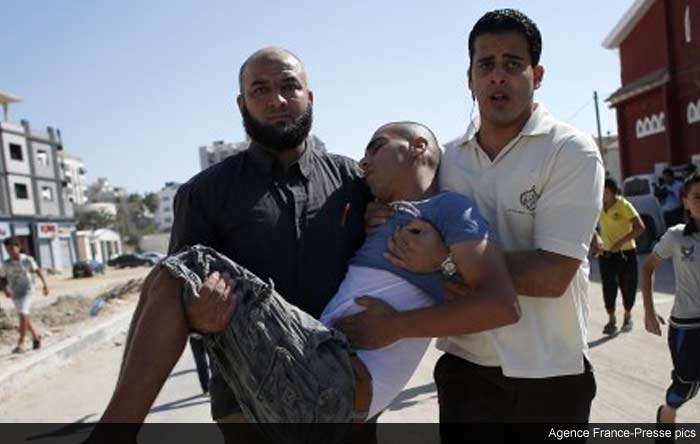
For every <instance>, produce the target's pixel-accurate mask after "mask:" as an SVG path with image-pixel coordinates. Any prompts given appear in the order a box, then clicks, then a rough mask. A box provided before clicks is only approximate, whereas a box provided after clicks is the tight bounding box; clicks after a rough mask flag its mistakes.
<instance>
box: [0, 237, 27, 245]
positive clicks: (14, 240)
mask: <svg viewBox="0 0 700 444" xmlns="http://www.w3.org/2000/svg"><path fill="white" fill-rule="evenodd" d="M2 243H3V244H5V246H6V247H10V246H12V245H15V246H17V247H21V246H22V242H20V241H19V239H17V238H16V237H8V238H7V239H5V240H4V241H2Z"/></svg>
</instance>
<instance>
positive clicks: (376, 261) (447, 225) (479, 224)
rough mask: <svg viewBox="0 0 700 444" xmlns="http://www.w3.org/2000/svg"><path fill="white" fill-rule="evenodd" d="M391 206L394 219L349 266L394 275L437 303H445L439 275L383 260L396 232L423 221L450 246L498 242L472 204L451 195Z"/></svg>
mask: <svg viewBox="0 0 700 444" xmlns="http://www.w3.org/2000/svg"><path fill="white" fill-rule="evenodd" d="M391 206H392V207H393V208H394V210H395V213H394V216H393V217H392V218H391V219H390V220H389V221H388V222H387V223H385V224H384V225H382V226H380V227H379V228H377V229H376V230H375V231H374V232H373V233H372V234H370V235H369V236H368V237H367V239H366V240H365V243H364V244H363V245H362V247H360V249H359V250H358V251H357V253H355V256H354V257H353V258H352V259H351V260H350V264H351V265H356V266H361V267H370V268H378V269H380V270H386V271H389V272H391V273H394V274H396V275H397V276H401V277H402V278H404V279H406V280H407V281H408V282H410V283H411V284H413V285H415V286H416V287H418V288H420V289H422V290H424V291H425V292H427V293H428V294H430V295H431V296H432V297H433V298H435V300H436V301H437V302H444V301H445V294H444V289H443V279H442V275H441V273H440V272H432V273H413V272H410V271H407V270H404V269H403V268H400V267H397V266H396V265H394V264H392V263H391V262H389V261H388V260H387V259H386V258H385V257H384V253H385V252H386V251H387V245H388V242H389V239H390V238H391V236H392V235H393V234H394V232H395V231H396V229H397V228H399V227H403V226H405V225H408V223H409V222H411V221H413V220H415V219H423V220H425V221H427V222H430V223H431V224H432V225H433V226H434V227H435V229H436V230H437V231H438V232H439V233H440V235H441V236H442V239H443V241H444V242H445V244H447V245H448V246H452V245H454V244H458V243H460V242H464V241H467V240H482V239H495V235H494V234H493V233H492V232H491V230H490V228H489V225H488V223H487V222H486V220H485V219H484V218H483V217H482V216H481V213H480V212H479V210H478V209H477V208H476V207H475V206H474V203H473V202H472V200H471V199H469V198H468V197H466V196H463V195H461V194H458V193H454V192H451V191H445V192H442V193H440V194H438V195H436V196H433V197H431V198H429V199H426V200H422V201H418V202H406V201H404V202H394V203H392V204H391ZM358 296H361V295H358ZM370 296H371V295H370Z"/></svg>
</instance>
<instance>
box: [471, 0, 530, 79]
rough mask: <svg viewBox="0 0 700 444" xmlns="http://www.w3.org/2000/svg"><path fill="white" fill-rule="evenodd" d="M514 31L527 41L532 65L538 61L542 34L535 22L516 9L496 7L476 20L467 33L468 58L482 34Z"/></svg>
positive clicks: (472, 54) (472, 56)
mask: <svg viewBox="0 0 700 444" xmlns="http://www.w3.org/2000/svg"><path fill="white" fill-rule="evenodd" d="M510 31H515V32H518V33H520V34H521V35H522V36H523V37H525V40H526V41H527V46H528V50H529V52H530V59H531V61H532V66H537V65H539V63H540V54H542V36H541V35H540V30H539V29H538V28H537V25H536V24H535V22H533V21H532V20H530V18H529V17H528V16H526V15H525V14H523V13H522V12H520V11H518V10H517V9H496V10H495V11H491V12H487V13H486V14H484V15H483V16H482V17H481V18H480V19H479V21H477V22H476V24H475V25H474V27H473V28H472V30H471V32H470V33H469V60H470V67H471V60H472V59H473V58H474V42H475V41H476V38H477V37H479V36H480V35H482V34H492V33H496V34H497V33H503V32H510Z"/></svg>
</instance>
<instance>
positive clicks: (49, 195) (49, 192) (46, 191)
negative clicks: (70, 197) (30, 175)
mask: <svg viewBox="0 0 700 444" xmlns="http://www.w3.org/2000/svg"><path fill="white" fill-rule="evenodd" d="M41 200H44V201H47V202H52V201H53V189H52V188H51V187H41Z"/></svg>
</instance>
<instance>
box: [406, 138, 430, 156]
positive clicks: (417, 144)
mask: <svg viewBox="0 0 700 444" xmlns="http://www.w3.org/2000/svg"><path fill="white" fill-rule="evenodd" d="M427 150H428V140H427V139H426V138H425V137H421V136H418V137H416V138H415V139H413V143H412V144H411V146H410V148H409V152H410V155H411V157H412V158H413V159H417V158H419V157H420V156H422V155H423V154H425V152H426V151H427Z"/></svg>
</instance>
